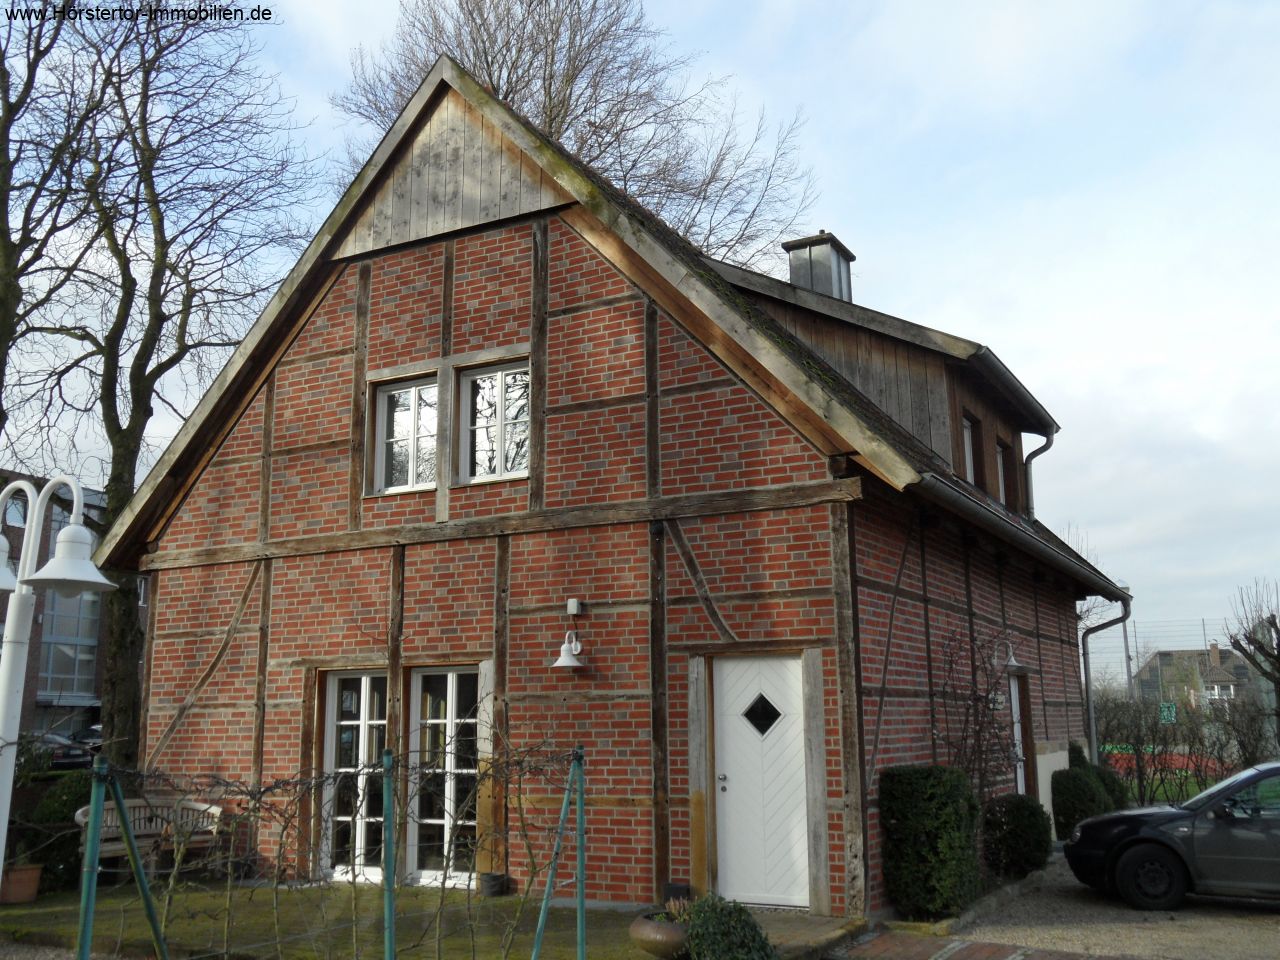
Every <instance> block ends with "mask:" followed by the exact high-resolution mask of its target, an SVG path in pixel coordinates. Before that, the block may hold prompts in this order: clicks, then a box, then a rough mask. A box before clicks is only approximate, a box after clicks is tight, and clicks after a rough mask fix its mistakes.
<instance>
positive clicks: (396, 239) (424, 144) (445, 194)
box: [334, 87, 572, 257]
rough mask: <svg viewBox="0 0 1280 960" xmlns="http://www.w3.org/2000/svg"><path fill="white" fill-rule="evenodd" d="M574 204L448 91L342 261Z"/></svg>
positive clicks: (354, 228) (394, 166) (407, 147)
mask: <svg viewBox="0 0 1280 960" xmlns="http://www.w3.org/2000/svg"><path fill="white" fill-rule="evenodd" d="M571 200H572V198H571V197H570V196H569V195H568V194H567V193H565V191H564V190H563V189H562V188H561V187H560V186H559V185H558V184H557V183H556V182H555V180H554V179H552V177H551V176H550V175H549V174H547V173H546V172H544V171H543V169H542V168H541V167H540V166H538V164H537V163H535V162H534V161H533V159H532V158H531V157H530V156H529V155H528V154H527V153H525V152H524V151H522V150H519V149H517V148H516V147H515V146H514V144H512V142H511V141H510V140H509V139H507V138H506V137H504V136H502V134H501V133H499V131H498V128H497V127H496V126H495V125H494V123H493V122H492V121H491V120H489V119H488V118H486V117H485V116H484V114H483V113H482V112H481V111H480V110H479V109H477V108H476V106H475V105H474V104H472V103H470V102H468V101H467V100H465V99H464V98H463V97H462V96H461V95H460V94H459V93H458V92H457V91H456V90H454V89H452V88H451V87H446V88H445V89H444V90H443V91H442V96H440V97H438V98H437V99H436V100H435V101H434V102H433V103H432V104H431V105H430V107H429V108H428V111H427V114H426V116H425V117H424V118H422V120H421V122H419V124H418V125H417V126H416V127H415V128H413V129H411V130H410V131H409V133H408V136H406V138H405V142H404V143H403V144H401V145H400V146H399V147H398V148H397V151H396V154H395V157H394V160H393V162H392V163H391V165H390V168H389V169H388V170H386V171H385V172H384V173H383V174H382V176H381V178H380V180H379V183H378V185H377V187H376V189H374V190H373V191H372V194H371V196H368V197H366V198H365V200H364V202H363V203H362V205H361V209H360V212H359V213H358V214H357V215H356V216H355V220H354V222H353V223H352V225H351V228H350V229H349V230H348V232H347V234H346V236H345V237H344V239H343V240H342V242H341V244H339V246H338V249H337V250H336V251H335V252H334V256H335V257H352V256H358V255H360V254H365V253H370V252H372V251H374V250H379V249H382V248H383V247H390V246H395V245H396V244H401V243H411V242H414V241H417V240H425V239H427V238H428V237H434V236H437V235H439V234H442V233H451V232H453V231H455V230H465V229H468V228H470V227H476V226H480V225H481V224H485V223H492V222H494V221H497V220H505V219H508V218H510V217H518V216H522V215H524V214H528V213H536V212H538V211H539V210H546V209H549V208H551V207H555V206H559V205H561V204H564V203H568V202H570V201H571Z"/></svg>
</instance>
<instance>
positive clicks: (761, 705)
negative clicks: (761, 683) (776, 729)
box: [742, 693, 782, 737]
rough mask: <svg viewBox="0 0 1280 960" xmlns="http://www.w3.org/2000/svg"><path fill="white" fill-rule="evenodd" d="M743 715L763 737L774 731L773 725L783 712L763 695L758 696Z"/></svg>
mask: <svg viewBox="0 0 1280 960" xmlns="http://www.w3.org/2000/svg"><path fill="white" fill-rule="evenodd" d="M742 715H743V716H744V717H746V720H747V723H749V724H751V725H752V726H753V727H755V728H756V731H757V732H758V733H759V734H760V736H762V737H763V736H764V735H765V734H766V733H768V732H769V731H770V730H771V729H773V725H774V724H775V723H777V722H778V718H779V717H781V716H782V711H781V710H779V709H778V708H777V707H775V706H774V705H773V704H772V703H770V702H769V698H768V697H766V696H765V695H764V694H763V693H761V694H757V696H756V698H755V699H754V700H752V701H751V706H749V707H747V709H745V710H743V711H742Z"/></svg>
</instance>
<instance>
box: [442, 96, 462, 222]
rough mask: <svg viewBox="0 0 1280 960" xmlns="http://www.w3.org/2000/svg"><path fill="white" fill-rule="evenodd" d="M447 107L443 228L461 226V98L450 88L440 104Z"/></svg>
mask: <svg viewBox="0 0 1280 960" xmlns="http://www.w3.org/2000/svg"><path fill="white" fill-rule="evenodd" d="M441 106H442V107H445V108H446V109H447V113H446V116H445V145H444V163H445V170H444V178H445V184H444V229H445V230H457V229H458V228H459V227H461V226H462V146H463V144H462V112H463V109H464V107H463V101H462V98H461V97H460V96H459V95H458V94H456V93H454V92H453V91H452V90H451V91H449V93H448V94H447V95H446V96H445V102H444V103H443V104H441Z"/></svg>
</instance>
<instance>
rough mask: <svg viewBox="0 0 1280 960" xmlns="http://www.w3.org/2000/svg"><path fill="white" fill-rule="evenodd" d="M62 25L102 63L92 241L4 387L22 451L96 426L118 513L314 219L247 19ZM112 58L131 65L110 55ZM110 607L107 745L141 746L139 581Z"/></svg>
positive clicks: (56, 445) (124, 755) (118, 752)
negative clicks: (305, 218)
mask: <svg viewBox="0 0 1280 960" xmlns="http://www.w3.org/2000/svg"><path fill="white" fill-rule="evenodd" d="M68 39H69V41H70V42H71V43H73V44H74V45H75V60H76V62H77V63H79V62H81V61H86V62H87V65H85V66H84V67H83V69H86V70H95V69H96V70H99V71H107V72H106V75H107V76H108V77H109V82H108V83H107V84H106V89H105V93H104V99H103V105H102V110H101V111H100V112H99V113H98V114H97V115H96V116H95V117H94V118H93V121H92V123H91V124H90V125H88V127H87V129H86V131H85V134H84V136H83V137H82V139H81V141H80V142H79V144H78V146H77V150H78V164H77V171H78V175H79V177H80V179H79V186H80V189H81V190H82V191H83V195H84V197H85V200H86V202H87V204H88V210H89V223H90V224H91V231H92V241H93V242H92V246H91V248H90V249H89V250H88V251H87V252H85V253H83V254H82V255H81V259H80V263H79V267H78V270H77V272H76V275H75V280H74V289H73V290H72V289H71V288H68V289H66V290H64V291H63V295H62V296H61V297H60V298H57V302H56V306H57V308H58V309H56V310H55V309H52V306H53V305H55V301H53V300H51V301H50V304H51V309H48V310H44V311H41V315H40V318H39V321H38V322H36V321H33V323H32V324H31V327H30V333H31V335H32V336H33V337H34V338H35V339H34V341H33V342H34V344H35V346H34V347H33V348H32V351H31V355H30V356H28V357H27V358H26V362H25V363H24V370H25V371H27V372H26V373H25V374H24V376H23V377H22V378H21V383H15V384H14V386H15V387H16V388H17V389H16V391H15V390H11V391H10V394H11V396H12V395H14V394H15V393H17V394H18V398H19V401H20V408H19V409H21V411H22V412H23V413H24V415H25V418H26V423H27V424H28V425H29V426H30V428H31V429H29V430H27V431H24V434H23V441H22V442H23V443H25V447H26V454H27V455H26V457H25V459H26V460H28V462H29V461H30V459H31V458H32V457H33V456H35V457H39V456H40V455H42V454H43V456H44V457H45V458H46V459H52V458H53V457H54V456H57V457H58V458H59V459H61V460H63V461H64V462H65V460H66V458H67V457H68V455H69V453H74V452H76V443H77V440H78V439H83V438H84V437H86V436H89V437H92V438H93V439H94V442H95V443H96V444H98V445H100V447H101V448H102V449H105V451H106V452H105V455H104V457H103V459H104V461H105V467H104V471H103V472H105V492H106V509H105V517H104V520H105V522H106V523H107V524H110V523H111V522H113V521H114V520H115V518H116V517H118V516H119V515H120V514H121V512H122V511H123V510H124V508H125V506H126V505H127V504H128V502H129V500H130V498H131V497H132V495H133V491H134V489H135V486H136V481H137V473H138V469H139V466H140V464H141V463H142V461H143V453H144V443H145V437H146V435H147V430H148V427H149V426H150V425H152V423H153V419H154V417H155V416H156V414H157V409H158V408H164V409H166V410H167V411H168V412H169V413H170V414H172V416H173V417H174V418H176V419H181V417H182V416H183V415H184V413H185V412H186V411H187V410H189V409H190V406H191V403H192V400H193V398H194V397H195V396H197V395H198V393H199V391H200V390H201V389H202V387H203V386H204V385H205V384H207V383H208V381H209V379H210V376H211V374H212V372H213V370H214V369H215V368H216V367H217V366H218V365H220V363H221V362H222V361H223V360H225V358H226V356H227V353H228V351H229V350H230V348H232V347H234V346H235V344H236V343H238V342H239V340H240V338H241V337H242V336H243V334H244V331H245V330H246V329H247V327H248V325H249V324H250V322H251V321H252V319H253V317H254V316H255V315H256V314H257V312H258V310H259V309H260V308H261V306H262V304H263V302H264V300H265V298H266V295H267V294H268V293H269V291H270V289H271V288H272V287H273V286H274V285H275V283H276V282H277V279H278V276H279V272H280V270H281V269H282V267H283V266H284V261H283V258H282V257H281V256H280V255H281V254H282V253H283V252H284V251H287V250H290V249H293V248H296V247H297V246H298V245H300V244H301V243H302V242H304V241H305V240H306V238H307V236H308V235H309V232H310V230H309V227H308V225H307V224H305V223H303V222H301V221H299V220H298V219H297V217H296V215H295V211H296V210H297V209H298V208H299V207H302V206H305V204H306V202H307V201H308V200H309V199H310V184H311V183H312V182H313V177H312V176H311V171H310V169H309V165H308V164H307V162H306V161H305V159H304V158H303V157H301V156H300V155H299V153H298V151H297V150H296V149H295V148H294V147H293V146H292V145H291V142H290V139H289V133H290V131H291V122H290V120H289V117H288V106H289V105H288V104H287V103H285V102H284V101H282V99H281V97H280V95H279V93H278V90H277V88H276V86H275V84H274V83H273V82H272V78H270V77H267V76H264V75H263V74H262V73H261V71H260V70H259V69H258V68H257V66H256V62H255V56H256V53H257V47H256V44H255V42H254V40H253V38H252V34H251V33H250V32H249V31H247V30H245V29H243V26H242V25H238V24H234V23H229V24H219V23H189V22H182V21H177V22H164V21H161V20H158V19H139V20H138V21H136V22H130V23H125V24H111V25H109V26H104V27H101V28H97V27H96V25H94V24H89V25H87V26H86V28H85V29H81V30H78V31H76V32H75V33H74V34H73V35H70V36H69V37H68ZM115 61H120V62H127V63H129V64H130V65H131V69H130V70H129V72H127V73H121V72H119V71H108V69H107V65H109V64H111V63H112V62H115ZM71 294H73V295H71ZM33 448H34V449H33ZM80 452H81V454H82V455H83V451H80ZM104 615H105V616H106V618H107V621H108V639H107V646H106V650H105V651H104V656H105V662H106V672H105V682H104V690H103V704H102V711H103V724H104V728H105V732H106V733H107V735H108V740H107V742H108V743H109V744H112V749H113V751H114V753H115V755H114V756H113V758H112V759H113V760H115V761H117V762H120V763H131V762H133V761H134V760H135V758H136V744H137V739H138V728H137V723H138V717H139V716H140V713H141V711H140V690H139V686H138V669H137V668H138V662H139V659H140V656H141V653H142V640H143V632H142V628H141V624H140V623H139V621H138V606H137V591H136V586H135V585H134V584H133V582H132V581H129V580H126V581H125V582H124V584H123V585H122V588H121V589H120V590H118V591H116V592H114V593H111V594H108V596H107V598H106V601H105V605H104Z"/></svg>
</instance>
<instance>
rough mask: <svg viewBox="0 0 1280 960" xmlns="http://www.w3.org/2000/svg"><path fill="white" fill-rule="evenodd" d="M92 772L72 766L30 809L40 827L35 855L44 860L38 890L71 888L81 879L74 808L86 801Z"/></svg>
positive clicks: (35, 828)
mask: <svg viewBox="0 0 1280 960" xmlns="http://www.w3.org/2000/svg"><path fill="white" fill-rule="evenodd" d="M92 789H93V774H92V773H91V772H90V771H88V770H75V771H71V772H68V773H65V774H63V775H62V776H61V777H60V778H59V779H58V780H57V782H55V783H54V784H53V785H52V786H50V787H49V789H48V790H47V791H46V792H45V795H44V796H43V797H41V798H40V802H39V803H37V804H36V808H35V810H33V811H32V812H31V823H32V824H33V825H34V826H33V827H32V829H33V830H36V831H39V832H40V833H41V834H42V836H41V840H40V845H41V850H40V853H39V855H38V856H37V857H33V860H34V859H39V860H40V862H42V863H43V864H44V872H43V873H41V874H40V889H41V891H49V890H71V889H74V888H75V886H76V885H77V883H78V882H79V880H80V866H81V854H80V828H79V827H77V826H76V822H75V820H76V811H77V810H79V809H80V808H81V807H84V806H87V805H88V803H89V794H90V791H91V790H92Z"/></svg>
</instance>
